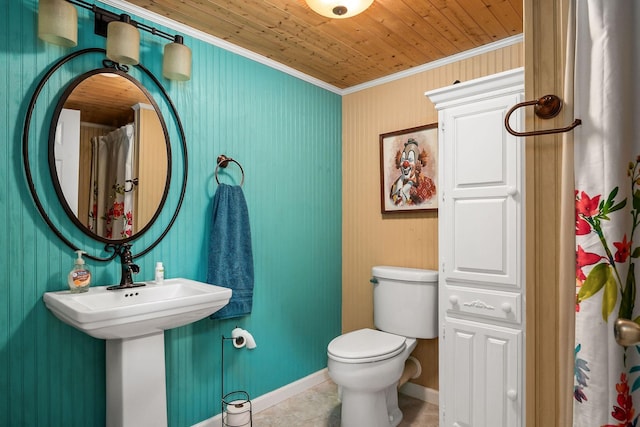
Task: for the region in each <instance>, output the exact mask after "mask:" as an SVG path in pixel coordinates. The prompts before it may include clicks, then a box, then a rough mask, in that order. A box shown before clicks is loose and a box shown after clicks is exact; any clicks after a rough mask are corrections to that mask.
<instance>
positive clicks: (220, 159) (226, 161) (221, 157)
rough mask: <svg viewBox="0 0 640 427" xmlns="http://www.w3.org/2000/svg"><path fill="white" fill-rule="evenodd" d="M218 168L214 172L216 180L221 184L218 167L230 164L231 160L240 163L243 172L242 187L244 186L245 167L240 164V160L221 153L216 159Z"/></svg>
mask: <svg viewBox="0 0 640 427" xmlns="http://www.w3.org/2000/svg"><path fill="white" fill-rule="evenodd" d="M216 162H217V163H216V170H215V172H214V174H215V176H216V182H217V183H218V184H220V181H218V169H219V168H226V167H227V166H229V162H233V163H235V164H236V165H238V167H239V168H240V172H242V180H241V181H240V187H242V184H244V169H242V165H241V164H240V162H238V161H237V160H236V159H232V158H231V157H227V156H225V155H224V154H220V155H219V156H218V158H217V159H216Z"/></svg>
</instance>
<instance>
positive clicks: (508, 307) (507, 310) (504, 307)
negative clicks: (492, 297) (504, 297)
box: [501, 302, 511, 314]
mask: <svg viewBox="0 0 640 427" xmlns="http://www.w3.org/2000/svg"><path fill="white" fill-rule="evenodd" d="M501 308H502V311H504V312H505V313H506V314H509V313H511V304H509V303H508V302H503V303H502V306H501Z"/></svg>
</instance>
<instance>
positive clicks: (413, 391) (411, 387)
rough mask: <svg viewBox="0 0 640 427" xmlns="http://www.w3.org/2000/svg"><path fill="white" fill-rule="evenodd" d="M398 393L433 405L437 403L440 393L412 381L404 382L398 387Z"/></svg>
mask: <svg viewBox="0 0 640 427" xmlns="http://www.w3.org/2000/svg"><path fill="white" fill-rule="evenodd" d="M400 393H402V394H405V395H407V396H409V397H413V398H415V399H419V400H422V401H425V402H427V403H432V404H434V405H438V403H439V399H440V393H439V392H438V390H434V389H432V388H427V387H423V386H421V385H418V384H414V383H406V384H405V385H403V386H402V387H400Z"/></svg>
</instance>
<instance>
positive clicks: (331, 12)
mask: <svg viewBox="0 0 640 427" xmlns="http://www.w3.org/2000/svg"><path fill="white" fill-rule="evenodd" d="M306 2H307V5H309V7H310V8H311V9H312V10H313V11H314V12H316V13H318V14H320V15H322V16H326V17H327V18H338V19H344V18H350V17H352V16H355V15H357V14H359V13H362V12H364V11H365V10H366V9H367V8H368V7H369V6H371V3H373V0H306Z"/></svg>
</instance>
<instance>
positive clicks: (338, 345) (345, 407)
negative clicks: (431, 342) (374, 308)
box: [327, 329, 417, 427]
mask: <svg viewBox="0 0 640 427" xmlns="http://www.w3.org/2000/svg"><path fill="white" fill-rule="evenodd" d="M416 344H417V341H416V339H414V338H405V337H402V336H399V335H394V334H389V333H386V332H382V331H376V330H373V329H360V330H357V331H354V332H349V333H347V334H344V335H340V336H339V337H337V338H335V339H334V340H333V341H331V343H329V347H328V349H327V354H328V371H329V375H330V376H331V378H332V379H333V381H334V382H335V383H336V384H338V385H339V386H340V387H341V400H342V426H343V427H347V426H371V427H389V426H397V425H398V424H399V423H400V420H402V412H401V411H400V409H399V408H398V394H397V389H396V387H397V384H398V380H399V379H400V376H401V375H402V371H403V369H404V364H405V361H406V360H407V358H408V357H409V354H410V353H411V352H412V351H413V349H414V348H415V346H416Z"/></svg>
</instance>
